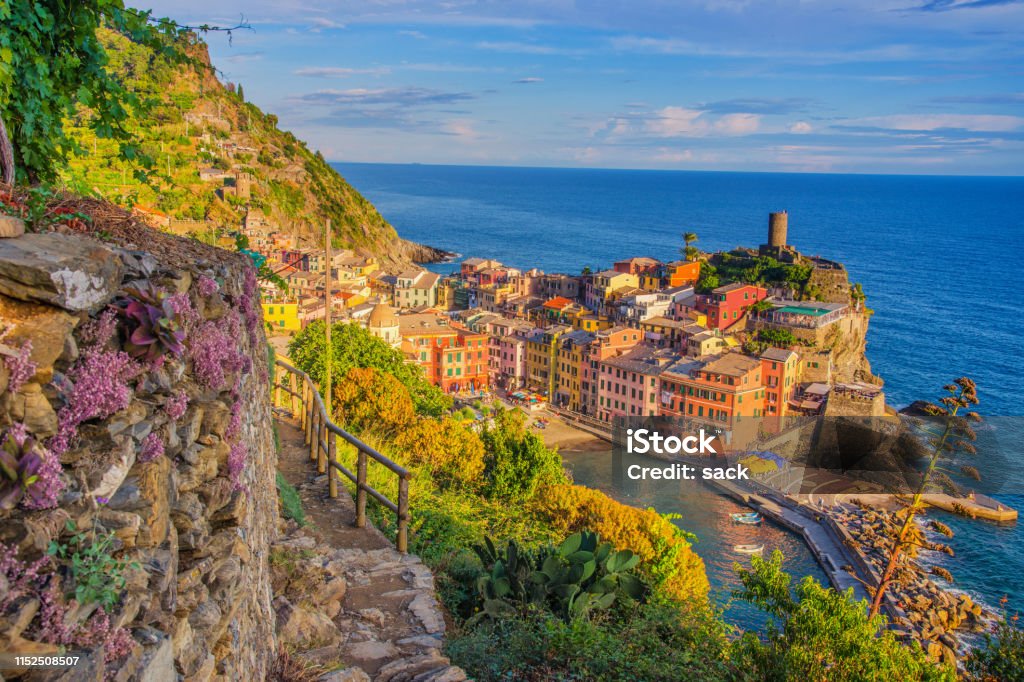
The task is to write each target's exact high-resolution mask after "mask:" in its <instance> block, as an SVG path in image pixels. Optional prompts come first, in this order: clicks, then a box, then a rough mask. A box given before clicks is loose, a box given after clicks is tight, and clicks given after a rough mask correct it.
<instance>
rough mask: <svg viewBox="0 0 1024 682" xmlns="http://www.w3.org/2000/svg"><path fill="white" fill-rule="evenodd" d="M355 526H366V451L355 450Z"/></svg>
mask: <svg viewBox="0 0 1024 682" xmlns="http://www.w3.org/2000/svg"><path fill="white" fill-rule="evenodd" d="M356 452H357V453H358V454H357V455H356V528H364V527H366V453H365V452H363V449H362V448H359V449H357V450H356Z"/></svg>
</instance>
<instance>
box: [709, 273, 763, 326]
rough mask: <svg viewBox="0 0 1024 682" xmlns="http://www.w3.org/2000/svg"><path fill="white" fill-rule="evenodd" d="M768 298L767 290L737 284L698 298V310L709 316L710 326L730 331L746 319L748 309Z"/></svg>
mask: <svg viewBox="0 0 1024 682" xmlns="http://www.w3.org/2000/svg"><path fill="white" fill-rule="evenodd" d="M767 296H768V292H767V290H765V289H763V288H762V287H758V286H754V285H753V284H742V283H740V282H736V283H734V284H727V285H725V286H722V287H718V288H717V289H714V290H713V291H712V292H711V294H709V295H705V296H699V297H697V309H698V310H699V311H700V312H702V313H706V314H707V316H708V326H709V327H711V328H714V329H728V328H729V327H731V326H733V325H734V324H736V323H738V322H740V321H741V320H743V319H744V316H745V315H746V312H747V308H749V307H750V306H752V305H754V304H755V303H757V302H758V301H760V300H762V299H764V298H766V297H767Z"/></svg>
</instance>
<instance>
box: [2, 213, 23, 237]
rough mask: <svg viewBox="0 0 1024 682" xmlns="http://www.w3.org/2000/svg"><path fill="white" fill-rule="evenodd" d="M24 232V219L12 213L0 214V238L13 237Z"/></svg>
mask: <svg viewBox="0 0 1024 682" xmlns="http://www.w3.org/2000/svg"><path fill="white" fill-rule="evenodd" d="M23 234H25V221H24V220H22V219H21V218H15V217H14V216H12V215H0V239H13V238H15V237H20V236H21V235H23Z"/></svg>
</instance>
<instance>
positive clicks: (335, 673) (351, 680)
mask: <svg viewBox="0 0 1024 682" xmlns="http://www.w3.org/2000/svg"><path fill="white" fill-rule="evenodd" d="M316 680H317V682H370V676H369V675H367V674H366V673H365V672H363V669H362V668H345V669H344V670H332V671H331V672H329V673H324V674H323V675H321V676H320V677H318V678H316Z"/></svg>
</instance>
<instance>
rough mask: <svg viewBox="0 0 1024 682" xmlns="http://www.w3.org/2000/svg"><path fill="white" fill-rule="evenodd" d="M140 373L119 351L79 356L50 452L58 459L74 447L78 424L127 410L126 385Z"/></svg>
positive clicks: (95, 351) (93, 350)
mask: <svg viewBox="0 0 1024 682" xmlns="http://www.w3.org/2000/svg"><path fill="white" fill-rule="evenodd" d="M141 371H142V368H141V367H139V365H138V363H136V362H135V361H134V360H132V359H131V358H130V357H128V354H127V353H124V352H122V351H119V350H101V349H100V348H99V347H93V348H90V349H89V350H87V351H85V352H84V353H82V355H81V356H79V358H78V361H77V362H76V363H75V365H74V366H73V367H72V368H71V369H70V370H69V371H68V374H67V378H68V379H69V380H70V381H71V382H72V383H73V386H72V388H71V390H70V391H68V392H67V393H66V394H65V396H64V399H65V401H66V402H65V405H64V407H62V408H61V409H60V412H58V413H57V422H58V426H57V435H56V436H54V437H53V438H51V439H50V442H49V446H50V450H51V451H52V452H53V453H54V454H55V455H56V456H58V457H59V456H60V455H62V454H63V453H64V452H66V451H67V450H68V448H70V447H71V445H72V444H73V442H74V440H75V437H76V435H77V434H78V425H79V424H81V423H82V422H84V421H88V420H89V419H104V418H106V417H109V416H110V415H112V414H114V413H115V412H118V411H119V410H123V409H124V408H126V407H128V403H130V402H131V399H132V394H133V392H132V389H131V387H130V386H129V385H128V382H129V381H131V380H132V379H134V378H135V377H137V376H138V375H139V373H140V372H141Z"/></svg>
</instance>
